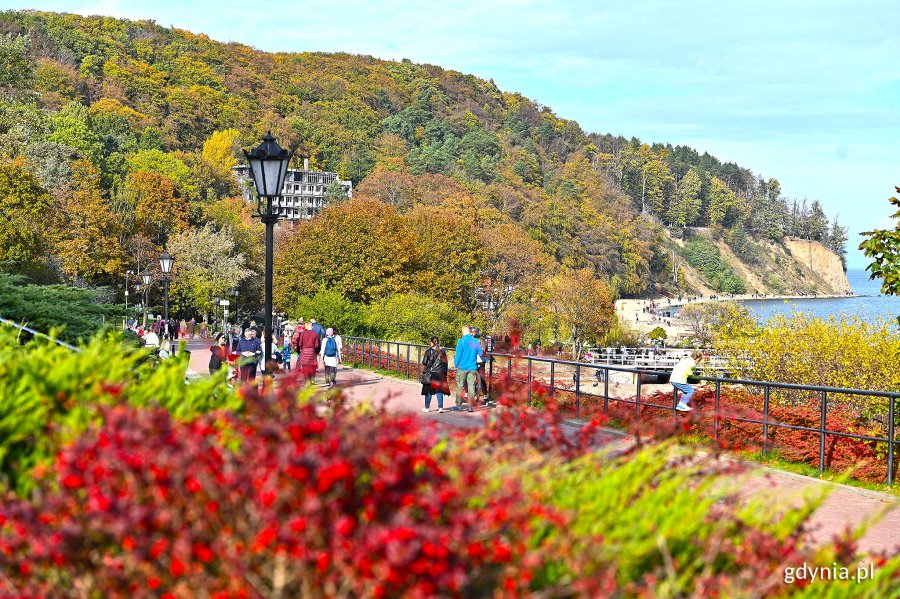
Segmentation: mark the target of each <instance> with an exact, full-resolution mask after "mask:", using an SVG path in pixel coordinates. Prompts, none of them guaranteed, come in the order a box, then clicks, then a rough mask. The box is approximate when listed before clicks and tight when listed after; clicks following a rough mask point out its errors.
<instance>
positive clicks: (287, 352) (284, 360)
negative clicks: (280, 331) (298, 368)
mask: <svg viewBox="0 0 900 599" xmlns="http://www.w3.org/2000/svg"><path fill="white" fill-rule="evenodd" d="M283 341H284V344H283V346H282V348H281V367H282V368H284V370H285V371H286V372H290V371H291V356H292V354H293V353H294V352H293V350H292V349H291V338H290V337H289V336H287V335H285V337H284V340H283Z"/></svg>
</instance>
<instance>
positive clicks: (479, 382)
mask: <svg viewBox="0 0 900 599" xmlns="http://www.w3.org/2000/svg"><path fill="white" fill-rule="evenodd" d="M472 336H473V337H475V339H477V340H478V344H479V345H480V346H481V355H479V356H476V358H475V363H476V365H477V366H478V368H477V373H476V377H477V379H476V383H475V386H476V388H477V392H478V396H479V399H480V400H481V403H482V405H487V377H486V376H485V374H484V365H485V355H486V352H485V348H484V339H482V338H481V329H479V328H478V327H472Z"/></svg>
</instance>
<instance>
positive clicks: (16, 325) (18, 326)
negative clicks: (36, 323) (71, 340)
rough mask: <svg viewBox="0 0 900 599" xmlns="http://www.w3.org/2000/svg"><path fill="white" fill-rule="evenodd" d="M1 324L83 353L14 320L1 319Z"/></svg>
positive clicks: (72, 346) (79, 349)
mask: <svg viewBox="0 0 900 599" xmlns="http://www.w3.org/2000/svg"><path fill="white" fill-rule="evenodd" d="M0 323H3V324H5V325H9V326H11V327H13V328H15V329H19V330H20V331H25V332H26V333H30V334H31V335H34V336H35V337H43V338H44V339H49V340H50V341H52V342H53V343H55V344H56V345H60V346H62V347H66V348H68V349H71V350H73V351H78V352H80V351H81V348H78V347H75V346H74V345H70V344H68V343H66V342H65V341H60V340H59V339H57V338H56V337H51V336H50V335H47V334H45V333H42V332H40V331H36V330H34V329H32V328H31V327H29V326H25V325H23V324H19V323H17V322H14V321H12V320H8V319H6V318H3V317H0Z"/></svg>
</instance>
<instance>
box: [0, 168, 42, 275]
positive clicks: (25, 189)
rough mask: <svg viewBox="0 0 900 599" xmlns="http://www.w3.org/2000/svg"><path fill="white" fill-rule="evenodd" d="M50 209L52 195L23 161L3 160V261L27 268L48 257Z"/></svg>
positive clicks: (0, 171)
mask: <svg viewBox="0 0 900 599" xmlns="http://www.w3.org/2000/svg"><path fill="white" fill-rule="evenodd" d="M51 206H52V202H51V197H50V194H48V193H47V192H46V191H45V190H44V188H43V187H41V185H40V183H39V182H38V180H37V178H35V176H34V175H32V174H31V172H29V171H28V170H27V169H26V168H25V162H24V160H23V159H22V158H16V159H14V160H3V159H0V262H12V263H15V264H17V265H20V266H24V265H27V264H29V263H34V262H36V261H38V260H39V259H40V257H41V256H44V255H45V254H46V247H45V244H44V231H45V218H46V216H47V213H48V212H49V210H50V209H51Z"/></svg>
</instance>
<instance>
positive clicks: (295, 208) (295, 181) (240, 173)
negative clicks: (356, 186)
mask: <svg viewBox="0 0 900 599" xmlns="http://www.w3.org/2000/svg"><path fill="white" fill-rule="evenodd" d="M232 170H233V171H234V175H235V177H237V180H238V182H239V183H240V185H241V190H242V192H241V193H242V194H243V196H244V199H245V200H246V201H248V202H253V201H255V198H254V194H253V191H252V190H253V185H252V184H251V183H250V182H251V177H250V167H249V166H247V165H244V164H240V165H238V166H236V167H234V168H233V169H232ZM335 180H338V181H339V179H338V174H337V173H329V172H324V171H311V170H309V161H308V160H307V159H305V158H304V159H303V169H302V170H297V169H288V172H287V177H285V179H284V188H283V189H282V196H281V198H278V199H276V200H275V204H274V206H273V210H276V211H277V212H278V213H279V214H280V215H281V218H283V219H285V220H303V219H310V218H312V217H313V216H314V215H316V214H318V213H319V210H321V209H322V208H323V207H324V206H325V189H326V188H327V187H328V186H329V185H330V184H331V183H333V182H334V181H335ZM339 182H340V185H341V188H342V189H343V190H344V196H346V198H347V199H350V198H352V197H353V183H352V182H351V181H339Z"/></svg>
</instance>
